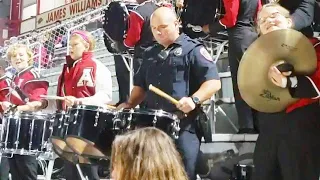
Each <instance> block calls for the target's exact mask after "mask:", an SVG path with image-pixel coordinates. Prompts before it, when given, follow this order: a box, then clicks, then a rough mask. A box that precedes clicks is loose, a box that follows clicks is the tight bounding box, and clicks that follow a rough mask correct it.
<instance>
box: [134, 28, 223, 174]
mask: <svg viewBox="0 0 320 180" xmlns="http://www.w3.org/2000/svg"><path fill="white" fill-rule="evenodd" d="M163 51H167V52H168V56H167V57H166V58H161V57H160V56H159V53H160V52H163ZM161 54H163V53H161ZM164 54H165V53H164ZM134 78H135V80H134V85H135V86H139V87H142V88H143V89H144V90H145V91H146V93H147V96H146V99H145V102H146V107H147V108H151V109H163V110H164V111H167V112H175V111H177V108H176V107H175V105H173V104H171V103H170V102H168V101H167V100H165V99H164V98H162V97H160V96H158V95H156V94H154V93H153V92H150V91H148V86H149V85H150V84H152V85H154V86H156V87H158V88H160V89H161V90H162V91H164V92H166V93H168V94H169V95H171V96H172V97H173V98H175V99H178V100H179V99H181V98H182V97H190V96H191V95H192V94H194V93H195V92H196V91H197V90H198V89H199V88H200V85H201V84H202V83H204V82H205V81H208V80H212V79H217V80H218V79H219V75H218V72H217V69H216V65H215V63H214V62H213V60H212V58H211V57H210V55H209V53H208V52H207V51H206V50H205V49H204V47H203V46H202V44H200V43H199V42H198V41H196V40H192V39H190V38H189V37H188V36H186V35H185V34H181V35H180V36H179V38H178V39H177V40H176V41H175V42H174V43H173V44H172V45H170V46H169V47H168V48H167V49H166V50H163V47H162V46H160V45H157V46H155V47H153V48H151V50H149V51H147V52H146V54H145V58H144V61H143V63H142V66H141V68H140V70H139V71H138V72H137V74H136V75H135V77H134ZM188 117H189V118H185V119H182V120H181V123H180V127H181V131H180V137H179V138H178V139H177V140H176V144H177V148H178V150H179V152H180V153H181V155H182V158H183V163H184V165H185V169H186V171H187V174H188V176H189V179H191V180H194V179H196V173H195V167H196V161H197V156H198V153H199V149H200V141H199V138H198V137H197V134H196V124H195V121H194V117H195V114H194V113H193V112H191V113H190V115H189V116H188Z"/></svg>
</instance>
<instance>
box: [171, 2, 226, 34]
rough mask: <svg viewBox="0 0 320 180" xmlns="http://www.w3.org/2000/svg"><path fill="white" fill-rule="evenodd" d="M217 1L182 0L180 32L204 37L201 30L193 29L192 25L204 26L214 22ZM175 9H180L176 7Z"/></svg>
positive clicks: (217, 8) (217, 5) (217, 6)
mask: <svg viewBox="0 0 320 180" xmlns="http://www.w3.org/2000/svg"><path fill="white" fill-rule="evenodd" d="M219 3H220V0H219V1H216V0H184V2H183V7H184V8H183V9H182V11H181V16H180V19H181V25H182V32H183V33H185V34H186V35H188V36H189V37H191V38H199V37H205V36H207V34H205V33H204V32H202V31H197V30H194V29H193V27H194V26H200V27H202V26H204V25H207V24H209V23H212V22H214V21H215V20H216V19H217V18H216V16H217V14H218V13H222V12H217V13H215V12H216V11H219V10H222V8H221V9H220V8H219V6H220V5H219ZM177 11H180V10H179V9H177Z"/></svg>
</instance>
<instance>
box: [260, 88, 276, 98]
mask: <svg viewBox="0 0 320 180" xmlns="http://www.w3.org/2000/svg"><path fill="white" fill-rule="evenodd" d="M260 96H261V97H263V98H266V99H268V100H275V101H280V98H279V97H275V96H274V95H272V94H271V92H270V91H269V90H267V89H264V90H263V92H262V94H260Z"/></svg>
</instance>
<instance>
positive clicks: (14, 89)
mask: <svg viewBox="0 0 320 180" xmlns="http://www.w3.org/2000/svg"><path fill="white" fill-rule="evenodd" d="M7 58H8V60H9V62H10V64H11V66H12V67H14V68H15V70H16V71H17V73H16V74H15V75H14V76H13V78H12V80H11V82H10V92H9V94H8V96H7V98H6V99H5V101H3V102H1V106H2V109H3V110H4V111H6V110H9V108H11V109H13V110H18V111H38V110H41V109H43V108H44V107H45V106H46V104H47V101H45V100H41V98H40V96H41V95H46V94H47V90H48V87H49V83H48V82H47V81H42V80H39V78H40V75H39V74H38V73H37V71H36V70H35V69H34V68H33V54H32V51H31V50H30V49H29V48H28V47H27V46H26V45H22V44H16V45H12V46H11V47H9V49H8V51H7ZM9 164H10V171H11V175H12V179H13V180H18V179H23V180H35V179H37V171H38V162H37V160H36V157H35V156H27V155H16V154H15V155H13V157H12V158H10V159H9Z"/></svg>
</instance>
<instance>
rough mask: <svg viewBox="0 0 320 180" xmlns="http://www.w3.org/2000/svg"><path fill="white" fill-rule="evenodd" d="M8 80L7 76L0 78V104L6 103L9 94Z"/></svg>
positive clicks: (0, 108) (0, 109)
mask: <svg viewBox="0 0 320 180" xmlns="http://www.w3.org/2000/svg"><path fill="white" fill-rule="evenodd" d="M9 86H10V79H9V78H7V76H2V77H1V78H0V102H3V101H6V99H7V95H8V94H9ZM0 113H3V109H2V107H1V106H0Z"/></svg>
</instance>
